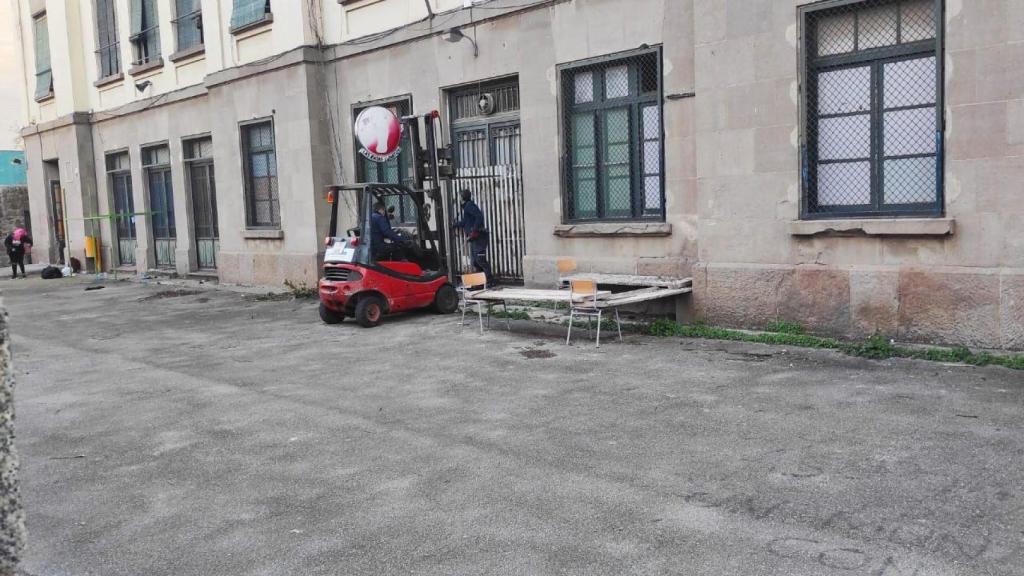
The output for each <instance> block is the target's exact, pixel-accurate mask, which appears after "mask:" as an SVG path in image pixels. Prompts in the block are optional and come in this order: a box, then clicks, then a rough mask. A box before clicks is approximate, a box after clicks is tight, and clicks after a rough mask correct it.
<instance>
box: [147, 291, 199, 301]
mask: <svg viewBox="0 0 1024 576" xmlns="http://www.w3.org/2000/svg"><path fill="white" fill-rule="evenodd" d="M197 294H202V292H201V291H199V290H186V289H184V288H175V289H173V290H161V291H160V292H157V293H156V294H150V295H149V296H144V297H142V298H139V302H149V301H151V300H164V299H166V298H180V297H182V296H195V295H197Z"/></svg>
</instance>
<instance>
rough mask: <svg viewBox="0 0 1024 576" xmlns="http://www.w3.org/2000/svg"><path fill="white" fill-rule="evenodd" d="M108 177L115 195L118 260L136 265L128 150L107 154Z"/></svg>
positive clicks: (122, 263)
mask: <svg viewBox="0 0 1024 576" xmlns="http://www.w3.org/2000/svg"><path fill="white" fill-rule="evenodd" d="M107 177H108V179H109V181H110V190H111V194H112V195H113V197H114V215H113V220H114V233H115V234H116V236H117V262H118V264H119V265H120V266H134V265H135V248H137V247H138V239H137V237H136V236H135V199H134V198H133V197H132V173H131V164H130V162H129V157H128V152H116V153H113V154H108V155H107Z"/></svg>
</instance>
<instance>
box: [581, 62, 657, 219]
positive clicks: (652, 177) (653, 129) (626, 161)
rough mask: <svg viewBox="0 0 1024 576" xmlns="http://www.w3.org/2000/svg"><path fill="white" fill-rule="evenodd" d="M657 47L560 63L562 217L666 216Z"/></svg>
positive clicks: (617, 217)
mask: <svg viewBox="0 0 1024 576" xmlns="http://www.w3.org/2000/svg"><path fill="white" fill-rule="evenodd" d="M661 76H662V74H661V51H660V50H659V49H653V50H645V51H643V52H638V53H634V54H631V55H628V56H617V57H608V58H603V59H599V60H596V61H589V62H586V63H582V64H575V65H569V66H565V67H563V68H562V70H561V83H562V110H563V119H562V121H563V130H564V132H563V141H564V147H563V150H564V155H563V169H562V171H563V197H564V203H565V214H566V219H567V220H568V221H582V220H664V218H665V208H664V207H665V201H664V196H665V193H664V178H663V176H662V175H663V169H662V166H663V161H664V138H663V122H662V104H661V102H662V100H661Z"/></svg>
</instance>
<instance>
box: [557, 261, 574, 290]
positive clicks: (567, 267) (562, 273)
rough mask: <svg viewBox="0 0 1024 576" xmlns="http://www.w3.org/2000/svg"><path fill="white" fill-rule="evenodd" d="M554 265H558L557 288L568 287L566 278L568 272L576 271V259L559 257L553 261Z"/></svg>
mask: <svg viewBox="0 0 1024 576" xmlns="http://www.w3.org/2000/svg"><path fill="white" fill-rule="evenodd" d="M555 266H557V267H558V286H557V288H558V289H559V290H561V289H563V288H568V287H569V279H568V278H566V276H568V275H569V274H572V273H573V272H575V271H576V268H577V267H576V259H575V258H559V259H558V260H557V261H556V262H555Z"/></svg>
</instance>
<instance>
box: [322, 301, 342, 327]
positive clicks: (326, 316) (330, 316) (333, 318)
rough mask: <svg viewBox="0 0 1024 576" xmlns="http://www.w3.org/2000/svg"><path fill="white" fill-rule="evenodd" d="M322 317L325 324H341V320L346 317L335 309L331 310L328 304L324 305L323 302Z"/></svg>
mask: <svg viewBox="0 0 1024 576" xmlns="http://www.w3.org/2000/svg"><path fill="white" fill-rule="evenodd" d="M320 319H321V320H323V321H324V324H340V323H341V321H342V320H344V319H345V315H344V314H342V313H341V312H335V311H334V310H331V309H330V308H328V307H327V306H324V303H323V302H321V303H320Z"/></svg>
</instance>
